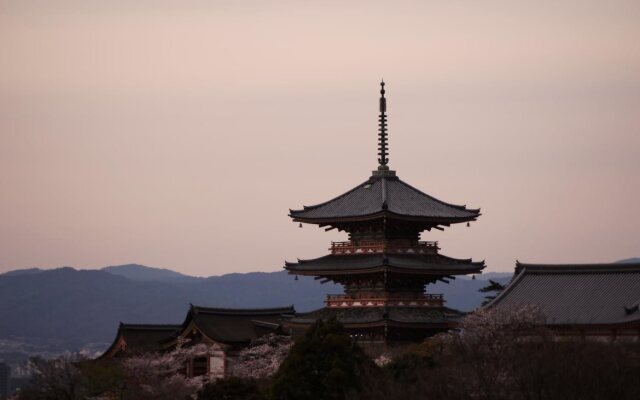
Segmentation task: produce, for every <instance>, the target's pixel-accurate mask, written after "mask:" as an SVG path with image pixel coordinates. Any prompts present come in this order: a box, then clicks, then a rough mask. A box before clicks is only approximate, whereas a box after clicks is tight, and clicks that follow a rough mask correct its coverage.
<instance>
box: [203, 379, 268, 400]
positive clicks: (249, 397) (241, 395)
mask: <svg viewBox="0 0 640 400" xmlns="http://www.w3.org/2000/svg"><path fill="white" fill-rule="evenodd" d="M264 398H265V397H264V395H263V394H262V392H261V391H260V389H259V388H258V385H257V384H256V381H255V380H253V379H249V378H237V377H233V378H225V379H218V380H217V381H215V382H212V383H209V384H208V385H205V386H204V387H203V388H202V390H201V391H200V392H199V393H198V400H264Z"/></svg>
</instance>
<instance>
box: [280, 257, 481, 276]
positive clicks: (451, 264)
mask: <svg viewBox="0 0 640 400" xmlns="http://www.w3.org/2000/svg"><path fill="white" fill-rule="evenodd" d="M484 268H485V263H484V261H472V260H471V259H457V258H451V257H447V256H444V255H441V254H393V253H390V254H386V253H378V254H349V255H328V256H324V257H320V258H315V259H312V260H298V262H296V263H290V262H285V269H286V270H287V271H289V272H290V273H292V274H300V275H321V274H326V275H344V274H366V273H376V272H383V271H392V272H398V273H405V274H414V275H466V274H473V273H481V271H482V270H483V269H484Z"/></svg>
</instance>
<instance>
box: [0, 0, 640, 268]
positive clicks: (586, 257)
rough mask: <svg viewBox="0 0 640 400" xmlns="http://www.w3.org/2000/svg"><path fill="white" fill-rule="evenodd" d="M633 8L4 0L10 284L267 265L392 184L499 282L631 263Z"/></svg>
mask: <svg viewBox="0 0 640 400" xmlns="http://www.w3.org/2000/svg"><path fill="white" fill-rule="evenodd" d="M639 21H640V2H638V1H589V0H586V1H536V2H533V1H531V2H519V1H482V2H478V1H444V2H443V1H394V2H389V1H384V2H382V1H322V2H304V1H290V2H289V1H243V2H235V1H173V2H171V1H142V0H138V1H136V0H131V1H115V0H114V1H91V0H89V1H64V0H63V1H30V0H20V1H18V0H16V1H4V0H0V272H4V271H8V270H11V269H17V268H27V267H41V268H53V267H59V266H63V265H69V266H74V267H78V268H98V267H102V266H106V265H116V264H124V263H141V264H145V265H149V266H157V267H164V268H171V269H174V270H176V271H179V272H182V273H186V274H192V275H201V276H205V275H218V274H223V273H228V272H234V271H235V272H248V271H276V270H280V269H281V268H282V265H283V261H284V260H285V259H288V260H295V258H296V257H299V258H313V257H319V256H321V255H324V254H325V253H326V252H327V247H328V245H329V242H330V241H331V240H344V239H345V237H346V235H345V234H344V233H339V232H335V231H332V232H324V230H322V229H318V228H316V227H314V226H305V227H304V228H303V229H299V228H298V227H297V224H294V223H293V222H291V220H290V219H289V218H288V217H287V213H288V209H289V208H293V209H296V208H300V207H301V206H302V205H303V204H304V205H312V204H316V203H319V202H323V201H326V200H329V199H330V198H333V197H335V196H337V195H339V194H341V193H343V192H344V191H346V190H348V189H351V188H352V187H353V186H355V185H357V184H359V183H361V182H363V181H364V180H366V179H367V178H368V177H369V175H370V172H371V170H373V169H375V167H376V165H377V163H376V132H377V112H378V111H377V102H378V96H379V94H378V90H379V86H378V83H379V81H380V78H381V77H384V79H385V81H386V82H387V87H386V89H387V98H388V115H389V132H390V167H391V168H392V169H394V170H396V171H397V173H398V175H399V176H400V177H401V178H402V179H403V180H404V181H406V182H408V183H409V184H411V185H413V186H415V187H417V188H419V189H421V190H423V191H425V192H427V193H429V194H431V195H433V196H435V197H437V198H439V199H442V200H444V201H447V202H451V203H456V204H466V205H467V206H469V207H471V208H478V207H480V208H481V209H482V214H483V215H482V216H481V217H480V218H479V220H478V221H477V222H474V223H472V224H471V227H470V228H467V227H465V226H463V225H460V226H453V227H452V228H450V229H448V230H447V231H445V232H436V233H425V234H423V239H425V240H439V241H440V247H441V248H442V253H443V254H446V255H449V256H452V257H456V258H468V257H473V258H474V259H476V260H482V259H485V260H486V263H487V265H488V268H487V270H488V271H512V270H513V267H514V263H515V260H516V259H519V260H520V261H525V262H539V263H551V262H558V263H572V262H610V261H616V260H619V259H624V258H629V257H634V256H640V234H639V231H640V215H638V211H637V209H638V205H639V203H640V177H639V175H640V23H639Z"/></svg>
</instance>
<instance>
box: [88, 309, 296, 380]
mask: <svg viewBox="0 0 640 400" xmlns="http://www.w3.org/2000/svg"><path fill="white" fill-rule="evenodd" d="M294 314H295V309H294V308H293V306H288V307H278V308H242V309H239V308H212V307H201V306H195V305H193V304H192V305H190V307H189V311H188V312H187V315H186V317H185V320H184V322H183V323H182V324H179V325H149V324H123V323H120V326H119V328H118V333H117V334H116V338H115V339H114V341H113V344H112V345H111V346H110V347H109V348H108V349H107V350H106V351H105V352H104V353H103V354H102V355H101V356H100V357H98V360H107V359H112V358H122V357H131V356H139V355H143V354H148V353H162V352H170V351H171V350H174V349H176V348H177V347H178V346H182V347H190V346H195V345H199V344H205V345H206V347H207V349H208V350H207V352H206V354H196V355H195V356H193V357H192V358H190V359H189V360H188V361H187V363H186V365H185V366H184V369H183V371H182V373H184V374H185V375H186V376H189V377H196V376H205V377H207V378H208V379H218V378H222V377H229V376H234V365H235V361H236V357H237V355H238V353H239V351H240V350H242V349H243V348H245V347H246V346H248V345H249V344H250V343H251V341H252V340H254V339H257V338H259V337H261V336H264V335H267V334H283V332H282V330H281V321H282V319H283V318H285V316H290V315H294Z"/></svg>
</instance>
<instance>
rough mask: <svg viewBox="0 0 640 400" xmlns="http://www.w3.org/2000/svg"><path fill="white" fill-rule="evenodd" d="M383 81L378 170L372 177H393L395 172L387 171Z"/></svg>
mask: <svg viewBox="0 0 640 400" xmlns="http://www.w3.org/2000/svg"><path fill="white" fill-rule="evenodd" d="M384 85H385V83H384V79H382V80H381V81H380V102H379V104H380V107H379V108H380V116H379V117H378V169H377V170H376V171H373V177H385V176H395V175H396V173H395V171H391V170H389V166H388V164H389V145H388V143H387V137H388V136H389V134H388V133H387V114H386V113H387V99H386V98H385V97H384V94H385V93H386V92H385V90H384Z"/></svg>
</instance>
